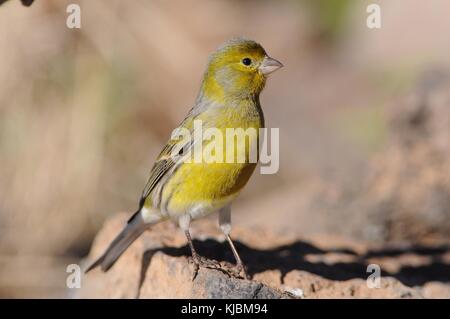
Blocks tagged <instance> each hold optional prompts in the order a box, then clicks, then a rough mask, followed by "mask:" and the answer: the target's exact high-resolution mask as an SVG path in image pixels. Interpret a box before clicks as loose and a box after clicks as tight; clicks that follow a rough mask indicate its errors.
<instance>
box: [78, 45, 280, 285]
mask: <svg viewBox="0 0 450 319" xmlns="http://www.w3.org/2000/svg"><path fill="white" fill-rule="evenodd" d="M282 66H283V65H282V64H281V63H280V62H279V61H277V60H275V59H273V58H271V57H269V56H268V55H267V53H266V51H265V50H264V49H263V47H262V46H261V45H260V44H258V43H256V42H255V41H252V40H247V39H243V38H237V39H232V40H230V41H228V42H226V43H224V44H223V45H222V46H220V47H219V48H218V49H217V50H216V51H215V52H214V53H213V54H212V55H211V56H210V58H209V62H208V65H207V68H206V72H205V74H204V77H203V81H202V84H201V87H200V92H199V94H198V97H197V99H196V103H195V106H194V107H193V108H192V109H191V110H190V111H189V113H188V115H187V117H186V118H185V119H184V120H183V122H182V123H181V124H180V126H179V127H178V128H177V129H176V130H175V131H174V133H175V132H178V133H179V132H181V131H183V130H184V132H187V133H192V134H191V135H190V137H191V138H185V137H186V136H184V137H183V138H179V137H178V136H177V134H172V138H171V139H170V140H169V142H168V143H167V144H166V146H165V147H164V148H163V150H162V151H161V153H160V154H159V156H158V158H157V160H156V162H155V164H154V165H153V168H152V170H151V172H150V177H149V179H148V181H147V184H146V185H145V188H144V191H143V193H142V196H141V199H140V203H139V209H138V210H137V212H136V213H134V215H133V216H132V217H131V218H130V219H129V221H128V223H127V225H126V226H125V227H124V229H123V230H122V231H121V233H120V234H119V235H118V236H117V237H116V238H115V239H114V240H113V241H112V243H111V244H110V245H109V247H108V248H107V249H106V251H105V253H104V254H103V255H102V256H101V257H100V258H99V259H98V260H97V261H95V262H94V263H93V264H92V265H91V266H90V267H89V268H88V269H87V270H86V272H88V271H89V270H91V269H93V268H95V267H97V266H101V269H102V270H103V271H107V270H108V269H109V268H110V267H111V266H112V265H113V264H114V263H115V261H116V260H117V259H118V258H119V257H120V256H121V255H122V253H123V252H124V251H125V250H126V249H127V248H128V246H129V245H131V243H133V241H134V240H136V239H137V238H138V237H139V236H140V235H141V234H142V232H144V231H145V230H146V229H147V228H149V226H151V225H153V224H155V223H158V222H160V221H164V220H167V219H172V220H175V221H177V222H178V224H179V226H180V228H181V229H182V230H183V231H184V233H185V235H186V238H187V241H188V243H189V246H190V249H191V252H192V260H193V262H194V264H195V265H196V272H197V271H198V268H199V267H200V266H205V267H208V266H209V265H210V262H211V261H208V260H206V259H204V258H202V257H201V256H199V255H198V254H197V252H196V250H195V248H194V245H193V243H192V239H191V236H190V233H189V225H190V222H191V221H192V220H195V219H198V218H201V217H204V216H206V215H209V214H211V213H213V212H217V211H218V212H219V226H220V228H221V230H222V231H223V233H224V234H225V236H226V239H227V241H228V243H229V244H230V247H231V249H232V251H233V254H234V257H235V259H236V263H237V264H236V267H237V270H238V271H239V273H241V272H242V273H243V274H244V276H245V277H246V278H248V276H247V274H246V271H245V267H244V264H243V263H242V260H241V258H240V257H239V254H238V252H237V251H236V249H235V246H234V244H233V242H232V240H231V238H230V231H231V208H230V205H231V202H232V201H233V200H234V199H235V198H236V196H237V195H238V193H239V192H240V190H241V189H242V188H243V187H244V186H245V184H246V183H247V181H248V180H249V178H250V176H251V175H252V173H253V171H254V169H255V167H256V161H251V160H250V159H251V156H250V155H251V154H250V152H251V151H252V150H255V149H256V150H258V144H259V129H260V128H263V127H264V116H263V112H262V109H261V105H260V102H259V95H260V93H261V91H262V90H263V88H264V85H265V83H266V78H267V75H268V74H270V73H272V72H274V71H275V70H277V69H279V68H281V67H282ZM196 122H197V123H201V125H202V127H201V128H202V130H203V132H204V131H206V130H208V129H212V130H215V132H216V133H217V132H219V133H222V134H223V136H225V137H226V136H227V133H226V131H227V129H230V128H233V129H243V130H247V129H255V131H256V135H249V136H248V140H246V143H239V142H238V143H234V144H233V143H231V142H230V141H229V140H227V139H226V138H225V139H224V140H222V139H221V138H216V139H212V138H210V139H207V138H204V137H203V136H200V135H198V134H197V135H196V133H195V126H196V124H195V123H196ZM192 135H193V137H192ZM199 136H200V137H199ZM216 137H217V136H216ZM219 142H221V143H219ZM222 142H224V143H223V144H224V145H225V146H224V147H223V148H222V149H220V147H222V146H221V145H222ZM233 142H234V137H233ZM200 145H201V146H202V147H203V148H197V147H198V146H200ZM230 145H231V146H230ZM211 146H213V149H214V150H215V151H217V150H218V151H221V150H223V156H222V155H220V154H219V152H211V154H213V155H217V156H216V157H217V158H216V159H215V161H211V160H205V156H204V152H205V151H206V149H209V150H211ZM217 146H219V148H216V147H217ZM198 149H200V152H203V153H201V154H200V156H199V157H196V156H197V154H196V151H197V150H198ZM230 152H234V154H232V156H228V155H230ZM241 155H242V156H243V158H244V159H245V160H244V161H242V160H238V158H239V156H241ZM225 157H226V158H227V159H228V158H231V159H232V160H231V161H229V160H224V158H225ZM196 159H197V160H196ZM198 159H200V160H198Z"/></svg>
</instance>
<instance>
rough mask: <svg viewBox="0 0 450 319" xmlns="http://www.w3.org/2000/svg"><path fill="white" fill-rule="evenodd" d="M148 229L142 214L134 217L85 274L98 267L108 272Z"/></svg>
mask: <svg viewBox="0 0 450 319" xmlns="http://www.w3.org/2000/svg"><path fill="white" fill-rule="evenodd" d="M147 227H148V225H147V224H145V223H144V221H143V220H142V217H141V214H135V215H133V218H132V219H130V220H129V221H128V224H127V225H126V226H125V228H124V229H123V230H122V231H121V232H120V234H119V235H117V237H116V238H114V240H113V241H112V242H111V244H110V245H109V247H108V249H106V251H105V252H104V253H103V255H102V256H101V257H100V258H99V259H97V260H96V261H95V262H94V263H93V264H92V265H90V266H89V267H88V268H87V269H86V271H85V273H87V272H89V271H91V270H92V269H94V268H96V267H97V266H100V268H101V269H102V270H103V271H108V269H109V268H111V267H112V266H113V265H114V263H115V262H116V261H117V259H119V257H120V256H121V255H122V254H123V252H124V251H125V250H126V249H127V248H128V247H129V246H130V245H131V244H132V243H133V242H134V241H135V240H136V239H137V238H138V237H139V236H140V235H141V234H142V233H143V232H144V231H145V229H146V228H147Z"/></svg>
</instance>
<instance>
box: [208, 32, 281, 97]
mask: <svg viewBox="0 0 450 319" xmlns="http://www.w3.org/2000/svg"><path fill="white" fill-rule="evenodd" d="M282 66H283V65H282V64H281V63H280V62H279V61H277V60H275V59H273V58H271V57H269V56H268V55H267V53H266V51H265V50H264V48H263V47H262V46H261V45H260V44H258V43H256V42H255V41H252V40H247V39H242V38H237V39H233V40H230V41H228V42H226V43H224V44H223V45H222V46H220V47H219V48H218V49H217V50H216V51H215V52H214V53H213V54H212V55H211V56H210V59H209V63H208V67H207V69H206V72H205V75H204V78H203V83H202V88H201V91H200V95H201V96H202V97H206V98H208V99H210V100H213V101H217V102H224V101H225V100H227V99H236V98H248V97H250V98H254V97H257V96H258V95H259V93H260V92H261V91H262V89H263V88H264V85H265V83H266V78H267V75H268V74H270V73H272V72H274V71H276V70H277V69H279V68H281V67H282Z"/></svg>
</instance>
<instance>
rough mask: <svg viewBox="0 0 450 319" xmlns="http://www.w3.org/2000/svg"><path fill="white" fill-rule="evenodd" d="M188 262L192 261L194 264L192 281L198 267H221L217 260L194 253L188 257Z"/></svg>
mask: <svg viewBox="0 0 450 319" xmlns="http://www.w3.org/2000/svg"><path fill="white" fill-rule="evenodd" d="M189 262H192V263H193V264H194V274H193V277H192V281H194V280H195V278H196V277H197V275H198V271H199V270H200V267H203V268H209V269H221V265H220V263H219V262H218V261H217V260H214V259H208V258H205V257H202V256H199V255H195V256H192V257H191V258H189Z"/></svg>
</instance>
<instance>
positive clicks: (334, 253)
mask: <svg viewBox="0 0 450 319" xmlns="http://www.w3.org/2000/svg"><path fill="white" fill-rule="evenodd" d="M127 218H128V214H120V215H118V216H116V217H114V218H112V219H111V220H109V221H107V222H106V224H105V226H104V227H103V229H102V230H101V231H100V232H99V234H98V235H97V237H96V239H95V241H94V244H93V246H92V249H91V252H90V254H89V256H88V258H87V260H86V264H85V266H87V265H88V264H89V263H91V262H92V261H93V260H94V258H96V257H98V256H99V255H100V254H101V253H102V252H103V250H104V249H105V247H106V246H107V245H108V244H109V242H110V240H111V239H112V238H113V237H114V236H115V235H116V234H117V233H118V232H119V230H120V229H121V228H122V226H123V225H124V224H125V222H126V220H127ZM192 235H193V237H194V238H200V239H201V240H198V239H194V245H195V246H196V248H197V250H198V251H199V253H200V254H201V255H203V256H205V257H207V258H213V259H216V260H218V261H220V263H221V265H222V267H223V268H224V269H225V268H226V267H228V268H229V267H231V263H232V262H234V260H233V256H232V253H231V251H230V249H229V247H228V245H227V243H226V242H224V238H223V235H221V233H220V231H218V229H217V225H216V222H215V221H214V222H212V221H211V220H210V219H204V220H200V221H197V222H195V223H194V224H193V227H192ZM233 235H234V237H235V238H234V239H235V243H236V246H237V249H238V250H239V251H240V252H241V256H242V258H243V259H244V261H245V262H246V264H247V266H248V269H249V273H250V275H251V276H252V280H244V279H240V278H235V277H233V276H230V275H229V274H228V273H227V272H226V271H224V270H218V269H206V268H200V270H199V272H198V274H197V276H196V278H195V279H194V280H192V277H193V271H194V266H193V265H192V264H191V263H190V262H189V255H190V252H189V248H188V247H187V245H186V241H185V238H184V235H183V234H182V232H181V231H180V230H178V228H177V227H176V225H174V224H172V223H170V222H165V223H161V224H158V225H155V226H154V227H153V228H151V229H150V230H149V231H147V232H145V233H144V234H143V235H142V236H141V237H140V238H139V239H138V240H137V241H136V242H135V243H133V245H131V246H130V247H129V249H128V250H127V251H126V252H125V253H124V255H123V256H122V257H121V258H120V259H119V260H118V261H117V263H116V264H115V265H114V266H113V267H112V268H111V269H110V270H109V271H108V272H106V273H104V272H102V271H101V270H99V269H95V270H93V271H92V272H90V273H88V274H86V275H84V277H83V279H82V287H81V289H80V290H79V292H78V294H77V296H76V297H80V298H254V299H260V298H422V293H423V292H424V291H426V292H427V295H433V294H432V293H431V292H430V291H431V290H433V291H437V292H436V293H435V294H434V295H433V296H435V295H436V294H437V295H439V292H440V291H443V290H445V289H447V288H448V286H445V285H444V287H438V288H439V289H437V288H433V289H432V288H427V290H424V289H423V287H420V286H418V287H408V286H405V285H404V284H403V283H402V282H400V281H399V280H398V279H397V278H394V277H395V273H392V274H391V273H388V272H385V273H383V275H382V277H381V282H380V288H369V287H368V286H367V283H366V278H367V276H368V275H370V274H369V273H367V272H366V271H367V264H368V263H369V262H373V261H374V260H375V261H377V260H378V261H379V262H380V264H382V261H383V257H382V256H379V255H380V254H378V255H376V254H375V256H376V257H374V253H373V250H370V249H369V247H366V248H365V249H363V248H362V246H363V245H362V243H361V242H358V243H355V244H354V245H352V244H348V241H346V240H343V241H342V242H343V243H346V247H342V246H341V247H340V245H339V241H338V240H336V241H334V242H333V243H334V246H333V247H330V243H329V241H328V244H327V245H324V244H322V243H321V240H317V239H314V244H312V243H307V242H304V241H301V240H299V239H298V238H295V237H293V236H291V235H289V234H275V233H272V232H270V231H268V230H262V229H259V230H250V229H245V228H240V227H238V226H236V227H235V228H234V229H233ZM261 238H264V240H261ZM325 242H326V241H325ZM374 258H378V259H374ZM410 259H411V258H406V259H405V260H406V261H405V262H407V261H409V260H410ZM390 263H392V257H391V259H390ZM398 268H401V267H397V268H395V269H398ZM382 271H384V270H383V269H382Z"/></svg>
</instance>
